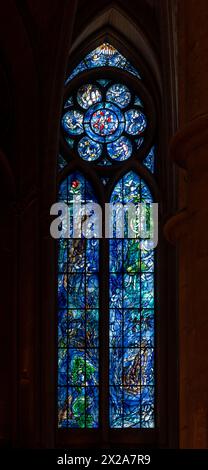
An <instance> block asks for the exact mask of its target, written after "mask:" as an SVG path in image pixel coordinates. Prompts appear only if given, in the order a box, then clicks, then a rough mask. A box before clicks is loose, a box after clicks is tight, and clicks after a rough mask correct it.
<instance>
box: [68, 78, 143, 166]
mask: <svg viewBox="0 0 208 470" xmlns="http://www.w3.org/2000/svg"><path fill="white" fill-rule="evenodd" d="M103 82H104V83H103ZM106 82H107V83H106ZM99 83H100V87H98V85H93V84H85V85H82V86H81V87H80V88H79V89H78V91H77V93H76V100H77V101H75V100H74V101H73V106H72V108H71V109H70V110H68V111H67V112H66V113H65V114H64V116H63V118H62V128H63V131H64V138H65V140H66V142H67V144H68V145H69V147H70V148H73V149H75V150H76V149H77V152H78V155H79V157H81V158H82V159H83V160H86V161H89V162H92V161H94V160H98V159H100V160H103V161H104V160H105V157H106V152H107V154H108V157H109V159H112V160H114V161H115V160H117V161H123V160H127V159H128V158H130V157H131V155H132V150H133V146H132V144H133V141H134V140H135V143H136V147H137V148H139V147H140V145H141V144H139V142H141V143H142V142H143V137H139V138H138V136H142V135H143V134H144V132H145V129H146V127H147V118H146V116H145V114H144V112H141V110H140V109H139V108H138V107H135V108H132V109H129V106H130V104H131V102H132V94H131V92H130V90H129V89H128V88H127V87H126V86H125V85H123V84H120V83H115V84H112V80H111V82H110V84H109V83H108V81H106V80H99ZM103 87H104V88H103ZM137 99H139V98H138V97H137ZM69 100H70V98H68V99H67V100H66V104H65V105H64V109H65V108H67V107H68V106H69V104H68V103H69ZM70 103H71V100H70ZM78 105H79V106H80V107H81V108H82V111H80V109H78ZM103 144H104V145H103ZM105 144H106V145H105ZM103 164H105V163H103Z"/></svg>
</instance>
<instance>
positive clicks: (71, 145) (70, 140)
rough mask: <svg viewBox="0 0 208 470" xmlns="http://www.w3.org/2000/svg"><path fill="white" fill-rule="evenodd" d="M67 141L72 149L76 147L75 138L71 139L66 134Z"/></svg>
mask: <svg viewBox="0 0 208 470" xmlns="http://www.w3.org/2000/svg"><path fill="white" fill-rule="evenodd" d="M65 141H66V142H67V144H68V146H69V147H70V148H71V149H72V148H73V147H74V139H70V138H69V137H66V136H65Z"/></svg>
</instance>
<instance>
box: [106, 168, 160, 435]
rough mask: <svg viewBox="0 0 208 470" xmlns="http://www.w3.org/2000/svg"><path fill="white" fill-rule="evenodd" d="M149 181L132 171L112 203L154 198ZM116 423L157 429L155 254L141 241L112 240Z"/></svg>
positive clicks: (113, 406)
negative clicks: (155, 387)
mask: <svg viewBox="0 0 208 470" xmlns="http://www.w3.org/2000/svg"><path fill="white" fill-rule="evenodd" d="M151 201H152V196H151V194H150V191H149V189H148V188H147V186H146V184H145V183H144V181H142V180H141V178H140V177H139V176H138V175H137V174H135V173H134V172H129V173H128V174H126V175H125V176H124V177H123V178H122V179H121V180H120V181H119V182H118V183H117V185H116V186H115V188H114V190H113V192H112V196H111V202H113V203H118V202H122V203H124V204H125V203H127V202H133V203H139V202H151ZM109 244H110V265H109V268H110V274H109V276H110V280H109V282H110V285H109V289H110V314H109V318H110V325H109V344H110V354H109V355H110V358H109V381H110V390H109V392H110V415H109V419H110V427H111V428H152V427H154V425H155V424H154V386H155V382H154V252H153V250H145V249H142V248H141V246H140V244H139V240H137V239H128V238H124V239H118V238H117V239H115V238H114V239H111V240H109Z"/></svg>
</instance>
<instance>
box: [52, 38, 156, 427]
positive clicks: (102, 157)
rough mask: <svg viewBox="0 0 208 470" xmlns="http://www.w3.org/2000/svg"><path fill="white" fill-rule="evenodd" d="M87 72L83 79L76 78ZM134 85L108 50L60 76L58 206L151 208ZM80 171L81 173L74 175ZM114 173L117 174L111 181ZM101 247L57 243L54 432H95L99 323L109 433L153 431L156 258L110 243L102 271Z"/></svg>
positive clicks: (134, 245)
mask: <svg viewBox="0 0 208 470" xmlns="http://www.w3.org/2000/svg"><path fill="white" fill-rule="evenodd" d="M111 69H112V71H114V74H113V78H112V73H109V71H110V70H111ZM117 69H118V71H117ZM119 69H122V70H123V71H124V72H125V74H126V79H125V77H124V75H122V78H121V77H120V75H119ZM89 70H90V71H91V75H90V79H89V78H88V79H87V80H86V79H85V78H84V72H86V71H89ZM95 71H96V72H97V71H99V74H100V75H99V77H98V76H97V73H96V75H94V72H95ZM116 71H117V73H116ZM82 73H83V81H82V83H81V84H80V78H79V83H78V84H77V77H81V74H82ZM88 77H89V75H88ZM128 77H131V79H130V80H129V79H128ZM138 83H141V76H140V73H139V72H138V71H137V70H136V68H134V66H133V65H132V64H131V63H130V62H129V61H128V60H127V59H126V58H125V57H124V56H123V55H122V54H120V52H119V51H118V50H117V49H116V48H114V47H113V46H112V45H110V44H109V43H107V42H105V43H103V44H101V45H100V46H98V47H97V48H96V49H94V50H93V51H92V52H90V53H88V54H87V55H86V56H85V58H84V59H83V60H82V61H81V62H80V63H79V64H78V65H77V66H76V67H75V68H74V70H73V71H72V72H71V73H70V74H69V75H68V78H67V80H66V83H65V85H66V92H65V97H64V103H63V111H62V117H61V144H60V155H59V159H58V170H59V178H60V183H59V201H65V202H67V204H68V205H69V206H70V204H71V203H72V199H73V196H74V195H79V196H80V198H81V200H82V202H88V201H92V202H98V203H101V201H100V200H99V197H101V198H102V202H103V201H105V202H111V203H117V202H122V203H123V204H126V203H127V202H135V203H138V202H147V203H150V202H153V196H152V192H151V190H150V188H149V186H148V185H147V183H146V182H145V174H147V172H148V174H149V181H151V178H153V174H154V172H155V163H156V146H155V142H154V132H153V125H152V117H151V112H149V105H147V102H146V100H145V96H146V95H145V93H144V92H142V91H141V96H140V93H139V85H138ZM134 84H135V87H134ZM142 90H143V88H142ZM151 128H152V131H151V132H150V129H151ZM80 163H81V166H82V173H80V172H79V171H78V169H77V168H80ZM123 165H125V167H124V166H123ZM122 168H124V171H123V172H122ZM141 168H142V170H141ZM143 169H144V172H143ZM117 170H118V171H119V172H121V174H122V176H120V177H119V179H118V178H117V177H116V175H117ZM89 171H90V175H91V178H90V181H89V178H88V172H89ZM98 188H99V189H98ZM70 235H71V234H70ZM101 245H102V244H101V243H100V241H99V240H98V239H96V238H93V239H87V238H80V239H73V238H69V239H64V238H61V239H60V240H59V241H58V426H59V428H67V429H70V428H99V427H100V426H102V422H101V416H100V409H101V406H102V403H100V400H99V397H100V395H101V394H100V391H101V388H102V386H103V377H101V376H100V373H101V372H100V370H101V368H100V363H101V361H102V355H103V352H104V351H102V349H100V348H101V343H102V341H100V335H102V331H101V330H100V326H99V325H100V324H101V323H102V325H103V324H105V328H107V329H108V343H107V346H108V356H109V357H108V367H107V369H108V370H107V371H105V377H106V374H107V375H108V382H109V388H108V397H107V402H108V407H107V408H108V411H106V412H108V426H109V428H112V429H121V428H142V429H145V428H154V427H155V380H154V373H155V363H154V348H155V333H154V323H155V314H154V308H155V295H154V292H155V277H154V273H155V257H154V251H153V250H145V249H142V248H141V247H140V244H139V241H138V240H135V239H128V238H125V239H118V238H117V239H109V240H107V246H108V259H109V265H108V269H107V271H105V268H103V256H104V253H103V252H102V248H101ZM102 276H105V277H106V278H107V279H109V283H108V287H106V289H107V290H108V292H107V291H106V292H104V293H102V295H104V298H106V299H109V303H108V304H106V303H105V306H104V308H103V305H101V304H100V289H99V286H100V281H101V280H102ZM105 285H106V284H105ZM102 303H103V302H102ZM103 317H104V323H103V322H101V320H102V318H103ZM105 346H106V345H105ZM102 347H103V346H102ZM105 351H106V350H105Z"/></svg>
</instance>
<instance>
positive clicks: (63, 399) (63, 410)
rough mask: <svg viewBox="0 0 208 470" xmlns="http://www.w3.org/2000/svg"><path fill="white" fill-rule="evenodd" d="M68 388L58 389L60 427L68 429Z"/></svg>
mask: <svg viewBox="0 0 208 470" xmlns="http://www.w3.org/2000/svg"><path fill="white" fill-rule="evenodd" d="M67 412H68V406H67V388H66V387H58V427H59V428H67V426H68V423H67Z"/></svg>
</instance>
